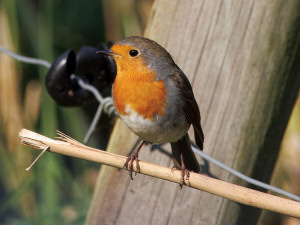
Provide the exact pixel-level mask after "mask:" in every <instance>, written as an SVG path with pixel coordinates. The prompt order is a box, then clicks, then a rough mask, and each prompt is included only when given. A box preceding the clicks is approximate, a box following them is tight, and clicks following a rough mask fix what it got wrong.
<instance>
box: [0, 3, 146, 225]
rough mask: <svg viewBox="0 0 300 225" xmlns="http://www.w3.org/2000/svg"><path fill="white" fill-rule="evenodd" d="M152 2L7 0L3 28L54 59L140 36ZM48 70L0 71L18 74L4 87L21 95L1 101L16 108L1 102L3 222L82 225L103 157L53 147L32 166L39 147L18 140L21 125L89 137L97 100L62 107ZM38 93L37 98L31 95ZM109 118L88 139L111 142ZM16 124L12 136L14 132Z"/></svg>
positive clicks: (24, 48)
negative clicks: (51, 90) (52, 93)
mask: <svg viewBox="0 0 300 225" xmlns="http://www.w3.org/2000/svg"><path fill="white" fill-rule="evenodd" d="M151 4H152V0H144V1H143V0H126V1H119V0H118V1H116V0H114V1H106V0H103V1H100V0H89V1H81V0H64V1H62V0H51V1H42V0H0V14H1V15H4V16H5V18H6V19H7V21H8V28H9V29H8V30H9V31H7V33H2V34H1V35H3V36H4V35H5V36H7V37H9V38H11V39H12V46H10V48H12V49H13V50H15V51H17V52H18V53H20V54H22V55H26V56H31V57H37V58H42V59H46V60H48V61H50V62H53V61H54V60H55V58H56V57H57V56H59V55H60V54H62V53H63V52H64V51H66V50H67V49H70V48H71V49H74V50H75V51H77V50H79V49H80V47H81V46H83V45H90V46H98V45H99V44H100V43H101V42H106V39H109V40H113V41H116V40H117V39H120V38H122V37H124V36H128V35H141V34H142V30H143V29H144V27H145V24H146V22H145V21H146V18H147V17H148V15H149V11H150V7H151ZM104 8H105V10H106V9H109V10H111V12H110V11H109V12H104ZM1 20H2V21H1ZM112 21H114V22H113V23H112ZM116 21H117V22H116ZM0 22H3V18H2V17H0ZM115 30H116V31H115ZM2 32H3V31H2ZM4 43H6V42H4ZM0 44H3V42H1V43H0ZM6 47H8V46H6ZM0 66H1V59H0ZM10 70H11V71H15V73H13V72H11V73H10V72H9V71H10ZM13 74H15V76H14V77H13ZM46 74H47V69H45V68H42V67H38V66H34V65H26V64H22V63H16V64H15V65H14V67H13V68H8V70H7V74H2V75H1V74H0V78H1V77H2V78H3V77H5V76H11V77H12V79H14V80H12V81H10V83H7V84H6V83H5V82H6V81H5V79H0V84H1V82H3V83H2V84H1V85H2V87H3V86H5V85H7V86H9V87H10V86H11V87H10V88H7V89H8V90H7V93H5V94H6V95H7V96H13V97H12V99H14V101H13V102H12V101H11V100H10V99H7V102H1V100H0V104H1V107H2V106H4V105H5V107H6V106H7V107H8V110H10V111H9V112H10V113H8V114H5V113H3V112H2V111H1V108H0V202H1V204H0V224H21V225H23V224H24V225H25V224H46V225H47V224H83V223H84V219H85V216H86V213H87V210H88V208H89V204H90V200H91V197H92V193H93V188H94V185H95V181H96V176H97V172H98V170H99V167H100V166H99V165H98V164H95V163H92V162H87V161H84V160H79V159H73V158H70V157H66V156H62V155H58V154H52V153H46V154H44V155H43V156H42V157H41V159H40V160H39V161H38V162H37V164H36V165H35V166H34V167H33V168H32V169H31V170H30V171H29V172H25V168H26V166H28V165H29V164H30V163H31V162H32V160H33V159H34V158H35V157H36V156H37V154H38V152H37V151H33V150H32V148H30V147H26V146H25V147H24V146H21V145H20V144H19V143H18V136H17V131H18V130H19V129H20V128H22V127H26V128H29V129H32V130H34V131H36V132H38V133H41V134H43V135H46V136H49V137H52V138H53V137H55V135H56V134H55V132H56V130H60V131H62V132H65V133H66V134H68V135H70V136H71V137H73V138H75V139H77V140H79V141H82V139H83V137H84V135H85V132H86V131H87V128H88V125H89V123H90V121H91V119H92V116H93V115H94V113H95V110H96V107H97V103H93V104H90V105H88V106H86V107H83V108H80V109H79V108H63V107H59V106H58V105H57V104H56V103H55V102H54V101H53V100H52V99H51V98H50V97H49V95H48V93H47V92H46V89H45V86H44V80H45V76H46ZM33 81H34V82H33ZM33 83H34V84H35V86H34V85H32V84H33ZM1 85H0V87H1ZM32 87H36V88H32ZM39 90H41V91H39ZM1 91H2V92H1ZM3 93H4V90H0V95H1V94H3ZM36 95H38V97H37V99H38V100H33V98H32V97H30V96H36ZM14 96H15V97H14ZM0 99H1V98H0ZM2 101H3V99H2ZM10 101H11V102H10ZM10 103H11V104H10ZM10 105H12V106H10ZM5 107H2V109H4V108H5ZM31 108H37V109H36V111H35V114H36V116H35V117H34V118H30V119H29V117H28V115H27V113H26V112H27V111H28V112H30V109H31ZM14 110H15V111H14ZM3 111H4V110H3ZM28 114H30V113H28ZM33 114H34V113H31V114H30V115H33ZM35 114H34V115H35ZM13 115H14V116H15V117H17V118H18V119H17V120H16V121H19V122H18V123H16V125H15V124H12V123H11V122H9V121H14V120H15V118H11V117H13ZM7 118H8V119H7ZM9 118H11V120H9ZM107 120H109V119H108V117H105V116H104V117H103V118H102V119H101V121H100V124H101V123H103V124H104V125H103V126H99V127H98V132H97V133H96V134H95V135H94V136H93V138H92V140H91V142H90V143H89V145H93V146H95V147H98V148H102V149H104V148H105V147H106V145H107V142H108V138H109V132H110V131H111V127H112V125H113V123H112V122H109V121H107ZM11 129H12V130H13V135H9V133H10V132H9V131H10V130H11Z"/></svg>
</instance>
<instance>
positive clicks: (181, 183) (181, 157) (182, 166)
mask: <svg viewBox="0 0 300 225" xmlns="http://www.w3.org/2000/svg"><path fill="white" fill-rule="evenodd" d="M180 160H181V180H180V188H181V189H182V186H183V185H184V184H185V182H184V176H185V172H186V171H187V170H186V169H185V165H184V161H183V155H182V153H181V151H180ZM187 177H189V171H187Z"/></svg>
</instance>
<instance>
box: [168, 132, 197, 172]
mask: <svg viewBox="0 0 300 225" xmlns="http://www.w3.org/2000/svg"><path fill="white" fill-rule="evenodd" d="M171 147H172V156H173V162H174V165H175V166H176V167H178V168H181V158H180V153H182V156H183V162H184V165H185V168H186V169H187V170H189V171H193V172H196V173H197V172H199V170H200V166H199V163H198V161H197V159H196V156H195V154H194V152H193V150H192V147H191V143H190V138H189V135H188V134H187V133H186V135H185V136H183V137H182V138H181V139H179V140H178V141H177V142H171Z"/></svg>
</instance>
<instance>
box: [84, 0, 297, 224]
mask: <svg viewBox="0 0 300 225" xmlns="http://www.w3.org/2000/svg"><path fill="white" fill-rule="evenodd" d="M299 18H300V2H299V1H297V0H287V1H282V0H274V1H273V0H262V1H254V0H250V1H239V0H236V1H234V0H233V1H217V0H215V1H200V0H194V1H184V0H173V1H167V0H157V1H155V3H154V6H153V11H152V15H151V17H150V21H149V23H148V27H147V30H146V32H145V36H146V37H149V38H151V39H154V40H155V41H157V42H158V43H160V44H161V45H162V46H164V47H165V48H166V49H167V50H168V51H169V52H170V53H171V55H172V56H173V57H174V59H175V61H176V62H177V64H178V65H179V66H180V67H181V68H182V70H183V71H184V72H185V74H186V75H187V76H188V77H189V79H190V81H191V83H192V85H193V89H194V94H195V97H196V99H197V102H198V104H199V106H200V111H201V115H202V125H203V128H204V133H205V144H204V151H205V152H206V153H208V154H209V155H211V156H213V157H214V158H216V159H217V160H220V161H222V162H223V163H225V164H226V165H228V166H231V167H234V168H235V169H237V170H238V171H240V172H243V173H245V174H247V175H249V176H251V177H254V178H256V179H259V180H261V181H265V182H268V181H269V179H270V176H271V173H272V170H273V167H274V164H275V162H276V158H277V155H278V151H279V147H280V142H281V139H282V136H283V133H284V130H285V127H286V125H287V121H288V118H289V115H290V113H291V110H292V106H293V104H294V102H295V99H296V96H297V92H298V90H299V86H300V74H299V71H300V46H299V43H300V32H299V31H300V29H299V28H300V25H299ZM136 141H137V137H136V136H135V135H134V134H132V133H131V132H130V130H128V128H127V127H126V126H125V125H124V124H123V123H122V122H121V121H117V122H116V124H115V128H114V132H113V134H112V136H111V139H110V143H109V147H108V149H107V150H108V151H110V152H115V151H117V150H124V149H127V151H126V152H115V153H118V154H123V155H128V154H129V152H130V151H131V150H132V148H133V146H134V144H135V143H136ZM162 147H163V148H164V149H165V150H166V151H167V152H168V151H169V145H164V146H162ZM140 158H141V159H142V160H144V161H148V162H153V163H157V164H160V165H164V166H169V167H170V168H171V167H172V162H171V158H170V156H169V155H168V154H166V152H162V151H159V150H153V151H150V146H149V145H148V147H144V148H143V149H142V151H141V155H140ZM199 161H200V162H201V163H202V171H203V172H205V173H208V174H210V175H213V176H214V177H216V178H218V179H221V180H225V181H231V182H234V183H239V184H241V183H243V182H241V181H239V180H238V179H236V178H235V177H232V176H231V175H230V174H228V173H227V172H225V171H223V170H221V169H219V168H217V167H215V166H214V165H211V164H209V166H207V164H206V163H205V162H203V161H201V159H200V160H199ZM259 215H260V210H258V209H255V208H251V207H244V206H242V205H240V204H237V203H232V202H230V201H226V200H224V199H223V198H220V197H217V196H213V195H211V194H207V193H205V192H201V191H197V190H194V189H191V188H188V187H184V188H183V189H182V190H180V188H179V185H177V184H173V183H169V182H166V181H163V180H158V179H155V178H152V177H146V176H142V175H137V176H136V177H135V180H134V181H131V180H130V178H129V175H128V174H127V173H126V172H124V171H121V170H118V169H115V168H111V167H107V166H102V168H101V170H100V173H99V177H98V182H97V186H96V188H95V192H94V197H93V200H92V204H91V207H90V209H89V214H88V216H87V219H86V224H87V225H94V224H207V225H211V224H219V225H222V224H228V225H231V224H243V225H245V224H246V225H247V224H256V223H257V220H258V218H259Z"/></svg>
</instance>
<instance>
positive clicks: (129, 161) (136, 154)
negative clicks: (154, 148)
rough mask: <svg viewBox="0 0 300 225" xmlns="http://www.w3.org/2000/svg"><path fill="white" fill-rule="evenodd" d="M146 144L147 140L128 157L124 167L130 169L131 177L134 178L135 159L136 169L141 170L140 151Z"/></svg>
mask: <svg viewBox="0 0 300 225" xmlns="http://www.w3.org/2000/svg"><path fill="white" fill-rule="evenodd" d="M144 144H145V141H143V142H142V143H141V144H140V146H139V147H138V148H137V149H136V150H135V151H134V152H133V153H131V154H130V156H128V157H127V160H126V162H125V164H124V167H125V168H126V169H128V170H129V175H130V178H131V179H132V180H133V177H132V172H133V162H134V160H136V161H135V163H136V169H137V171H140V165H139V152H140V150H141V148H142V146H143V145H144ZM135 175H136V172H135Z"/></svg>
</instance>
